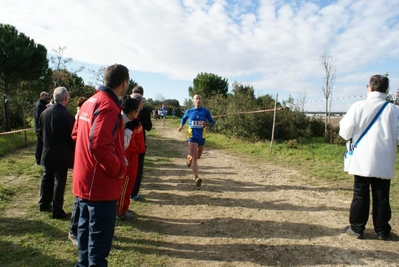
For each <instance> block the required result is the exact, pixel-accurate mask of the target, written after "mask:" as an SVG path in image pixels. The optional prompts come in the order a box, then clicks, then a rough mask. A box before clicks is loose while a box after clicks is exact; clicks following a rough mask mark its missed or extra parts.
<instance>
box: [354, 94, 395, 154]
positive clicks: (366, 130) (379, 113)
mask: <svg viewBox="0 0 399 267" xmlns="http://www.w3.org/2000/svg"><path fill="white" fill-rule="evenodd" d="M387 105H388V102H385V103H384V105H382V107H381V108H380V110H379V111H378V112H377V114H376V115H375V117H374V119H373V120H372V121H371V122H370V124H369V125H368V126H367V128H366V129H365V130H364V132H363V133H362V134H361V135H360V137H359V139H358V140H357V141H356V143H355V144H354V145H353V147H357V146H358V144H359V142H360V140H362V138H363V136H364V135H365V134H366V133H367V132H368V130H370V128H371V126H373V124H374V122H376V120H377V119H378V117H379V116H380V115H381V112H382V111H383V110H384V108H385V107H386V106H387Z"/></svg>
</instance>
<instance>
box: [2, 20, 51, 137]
mask: <svg viewBox="0 0 399 267" xmlns="http://www.w3.org/2000/svg"><path fill="white" fill-rule="evenodd" d="M47 68H48V60H47V49H46V48H45V47H44V46H43V45H40V44H35V42H34V41H33V39H30V38H29V37H27V36H26V35H25V34H23V33H19V32H18V31H17V30H16V29H15V27H14V26H11V25H8V24H0V85H2V86H1V87H0V90H1V91H2V93H3V94H2V95H3V96H4V97H5V99H7V101H4V121H5V130H6V131H9V130H11V125H10V113H9V101H8V99H9V97H10V96H13V95H17V93H18V92H17V90H11V89H12V88H14V89H15V88H16V87H17V85H18V84H19V83H20V82H23V81H33V80H37V79H40V78H42V77H44V76H45V75H46V73H47Z"/></svg>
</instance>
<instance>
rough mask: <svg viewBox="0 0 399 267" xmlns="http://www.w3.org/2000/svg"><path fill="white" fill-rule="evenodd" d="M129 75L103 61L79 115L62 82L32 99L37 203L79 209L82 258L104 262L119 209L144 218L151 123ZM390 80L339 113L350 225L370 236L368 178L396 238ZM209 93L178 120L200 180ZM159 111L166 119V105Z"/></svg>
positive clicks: (397, 120) (383, 233)
mask: <svg viewBox="0 0 399 267" xmlns="http://www.w3.org/2000/svg"><path fill="white" fill-rule="evenodd" d="M128 85H129V70H128V69H127V68H126V67H125V66H123V65H119V64H115V65H112V66H109V67H108V68H107V69H106V71H105V74H104V86H100V87H99V88H98V90H97V92H96V93H95V94H94V95H93V96H92V97H90V98H89V99H79V103H78V112H77V115H76V120H75V118H74V116H73V115H72V114H70V113H69V112H68V111H67V109H66V106H67V104H68V102H69V99H70V96H69V92H68V90H67V89H66V88H65V87H57V88H55V89H54V92H53V99H54V104H53V105H50V106H48V107H46V105H47V102H48V100H49V94H48V93H47V92H42V93H41V94H40V99H39V101H38V102H37V104H36V106H35V114H34V116H35V130H36V135H37V139H38V141H37V146H36V153H35V157H36V164H40V165H43V166H44V167H43V176H42V181H41V186H40V200H39V210H40V211H52V218H54V219H61V218H66V217H68V216H70V215H72V216H71V229H70V232H69V238H70V239H71V240H72V241H74V242H75V243H76V244H77V246H78V252H79V259H78V263H77V264H76V266H77V267H82V266H107V260H106V258H107V256H108V254H109V251H110V248H111V243H112V240H113V238H114V227H115V221H116V219H120V220H136V219H137V214H135V213H134V211H131V210H129V209H128V207H129V204H130V199H135V200H140V198H141V195H140V194H139V188H140V184H141V179H142V174H143V164H144V156H145V151H146V144H145V139H146V137H145V131H150V130H151V128H152V123H151V118H150V117H151V114H150V111H149V110H148V109H147V108H146V107H144V98H143V88H142V87H141V86H136V87H135V88H133V90H132V94H131V95H130V96H126V91H127V89H128ZM388 89H389V79H388V78H387V77H386V76H383V75H373V76H371V78H370V80H369V84H368V85H367V90H368V94H367V99H366V100H363V101H359V102H357V103H355V104H353V105H352V106H351V108H350V109H349V111H348V112H347V114H346V115H345V117H344V118H343V119H342V120H341V122H340V132H339V134H340V135H341V136H342V137H343V138H344V139H346V140H349V139H351V140H352V141H353V143H354V144H355V145H354V147H353V150H352V152H351V153H352V157H353V158H352V161H351V165H350V167H349V172H348V173H349V174H352V175H354V193H353V200H352V204H351V207H350V217H349V222H350V225H348V226H347V227H346V228H345V231H346V233H348V234H350V235H352V236H354V237H356V238H358V239H362V238H364V230H365V226H366V224H367V221H368V217H369V209H370V187H371V192H372V196H373V198H372V202H373V205H372V207H373V224H374V230H375V232H376V234H377V237H378V239H380V240H389V238H390V234H391V226H390V224H389V220H390V219H391V208H390V204H389V189H390V181H391V179H393V176H394V174H393V173H394V168H395V162H396V146H397V144H398V142H399V107H398V106H396V105H393V104H385V102H386V96H387V92H388ZM122 97H123V101H122V104H121V101H120V100H119V99H120V98H122ZM202 101H203V100H202V96H201V95H198V94H196V95H194V97H193V104H194V107H193V108H191V109H188V110H187V111H186V112H185V114H184V116H183V117H182V120H181V124H180V126H179V127H178V129H177V130H178V131H179V132H180V131H181V130H182V127H183V126H184V124H185V123H186V121H188V128H189V129H188V142H187V143H188V148H189V155H188V156H187V166H188V167H190V168H192V170H193V174H194V182H195V185H196V186H201V183H202V179H201V178H200V177H199V174H198V163H197V161H198V159H200V158H201V155H202V152H203V147H204V144H205V137H206V127H207V126H212V125H213V124H214V121H213V119H212V116H211V114H210V112H209V111H208V110H207V109H205V108H203V107H202ZM161 112H165V116H163V119H164V118H165V117H166V108H165V106H164V105H162V108H161ZM373 118H374V119H373ZM164 123H165V122H164V121H163V124H164ZM363 137H364V138H363ZM362 138H363V139H362ZM360 139H362V142H361V144H358V143H359V140H360ZM356 140H357V142H355V141H356ZM70 168H73V183H72V192H73V194H74V195H75V197H76V198H75V203H74V210H73V213H72V214H71V213H66V212H65V211H64V210H63V201H64V191H65V184H66V179H67V172H68V169H70ZM51 204H52V207H51Z"/></svg>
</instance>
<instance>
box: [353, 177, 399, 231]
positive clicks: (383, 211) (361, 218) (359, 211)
mask: <svg viewBox="0 0 399 267" xmlns="http://www.w3.org/2000/svg"><path fill="white" fill-rule="evenodd" d="M390 185H391V180H388V179H380V178H373V177H362V176H357V175H355V179H354V187H353V200H352V204H351V207H350V215H349V222H350V224H351V228H352V230H353V231H355V232H356V233H363V231H364V229H365V228H366V224H367V221H368V218H369V213H370V186H371V193H372V196H373V225H374V231H375V232H376V233H377V235H383V236H386V235H389V233H390V232H391V226H390V225H389V223H388V222H389V220H390V219H391V206H390V204H389V188H390Z"/></svg>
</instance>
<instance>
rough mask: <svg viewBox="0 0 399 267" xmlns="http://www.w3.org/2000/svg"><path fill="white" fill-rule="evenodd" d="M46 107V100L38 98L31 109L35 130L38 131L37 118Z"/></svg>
mask: <svg viewBox="0 0 399 267" xmlns="http://www.w3.org/2000/svg"><path fill="white" fill-rule="evenodd" d="M46 107H47V102H46V101H45V100H43V99H39V100H38V101H37V103H36V105H35V108H34V109H33V118H34V127H35V132H39V131H40V129H39V118H40V114H42V112H43V111H44V110H45V109H46Z"/></svg>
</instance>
